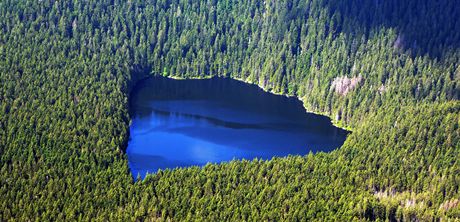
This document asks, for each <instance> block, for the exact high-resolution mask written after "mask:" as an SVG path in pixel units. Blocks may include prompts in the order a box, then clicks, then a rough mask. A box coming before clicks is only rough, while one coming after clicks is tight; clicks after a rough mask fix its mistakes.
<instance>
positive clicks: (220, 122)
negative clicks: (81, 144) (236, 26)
mask: <svg viewBox="0 0 460 222" xmlns="http://www.w3.org/2000/svg"><path fill="white" fill-rule="evenodd" d="M130 112H131V118H132V124H131V126H130V139H129V141H128V148H127V154H128V162H129V167H130V169H131V172H132V174H133V176H134V177H137V175H138V174H139V175H140V176H141V177H142V178H143V177H145V175H146V173H148V172H149V173H155V172H157V171H158V170H159V169H166V168H170V169H173V168H176V167H187V166H204V165H206V163H208V162H211V163H219V162H223V161H231V160H233V159H239V160H241V159H248V160H252V159H254V158H262V159H266V160H267V159H271V158H272V157H275V156H276V157H285V156H288V155H305V154H308V153H309V152H310V151H312V152H317V151H324V152H327V151H331V150H333V149H336V148H338V147H340V146H341V145H342V144H343V142H344V141H345V138H346V136H347V134H348V132H347V131H345V130H342V129H340V128H337V127H334V126H333V125H332V124H331V122H330V119H329V118H327V117H324V116H320V115H316V114H311V113H306V111H305V109H304V108H303V105H302V103H301V102H300V101H299V100H298V99H296V98H288V97H285V96H279V95H273V94H270V93H267V92H264V91H263V90H261V89H260V88H258V87H257V86H255V85H250V84H246V83H243V82H240V81H236V80H232V79H222V78H213V79H207V80H174V79H168V78H163V77H152V78H148V79H145V80H142V81H140V83H139V84H138V85H136V87H135V89H134V90H133V92H132V94H131V100H130Z"/></svg>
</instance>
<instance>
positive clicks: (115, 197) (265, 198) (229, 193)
mask: <svg viewBox="0 0 460 222" xmlns="http://www.w3.org/2000/svg"><path fill="white" fill-rule="evenodd" d="M459 18H460V4H458V2H457V1H455V0H437V1H433V0H404V1H401V0H282V1H275V0H264V1H260V0H247V1H233V0H200V1H192V0H158V1H152V0H148V1H143V0H127V1H120V0H98V1H95V0H69V1H57V0H38V1H37V0H33V1H32V0H2V1H0V86H1V87H0V101H1V105H0V221H9V220H13V221H42V220H45V221H48V220H51V221H74V220H84V221H88V220H96V221H143V220H147V221H156V220H158V221H163V220H164V221H195V220H198V221H200V220H204V221H227V220H230V221H306V220H324V221H334V220H338V221H352V220H358V221H361V220H364V221H365V220H380V221H385V220H388V221H411V220H421V221H432V220H435V221H437V220H440V219H441V220H443V221H444V220H459V219H460V129H459V125H460V102H459V99H460V19H459ZM149 75H163V76H169V77H180V78H205V77H210V76H220V77H228V78H234V79H238V80H242V81H245V82H248V83H254V84H257V85H259V86H260V87H262V88H263V89H265V90H267V91H270V92H273V93H277V94H285V95H291V96H297V97H298V98H299V99H300V100H302V101H303V103H304V106H305V108H306V109H307V110H308V111H310V112H315V113H321V114H324V115H327V116H329V117H330V118H331V119H332V121H333V122H334V123H335V124H337V125H338V126H341V127H345V128H347V129H350V130H351V131H352V133H351V134H350V135H349V136H348V138H347V140H346V141H345V144H344V145H343V146H342V147H341V148H339V149H337V150H335V151H332V152H329V153H323V152H319V153H315V154H313V153H310V154H309V155H307V156H289V157H286V158H273V159H271V160H258V159H255V160H242V161H237V160H234V161H231V162H227V163H222V164H208V165H206V166H205V167H203V168H200V167H189V168H180V169H175V170H164V171H160V172H159V173H157V174H152V175H149V176H147V178H145V179H144V180H141V179H133V177H132V175H131V174H130V171H129V168H128V164H127V157H126V154H125V149H126V146H127V140H128V138H129V132H128V131H129V124H130V121H131V120H130V115H129V112H128V99H129V95H130V92H131V89H132V88H133V87H134V85H135V84H136V82H137V81H139V80H140V79H142V78H145V77H146V76H149Z"/></svg>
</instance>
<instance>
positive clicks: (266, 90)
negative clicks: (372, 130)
mask: <svg viewBox="0 0 460 222" xmlns="http://www.w3.org/2000/svg"><path fill="white" fill-rule="evenodd" d="M152 76H155V75H152ZM160 76H163V75H160ZM163 77H166V78H169V79H175V80H188V79H194V80H200V79H202V80H204V79H211V78H229V79H233V80H237V81H240V82H244V83H246V84H251V85H255V86H257V87H259V89H262V90H263V91H264V92H268V93H271V94H273V95H278V96H285V97H288V98H296V99H297V100H299V101H300V102H302V105H303V108H304V109H305V112H306V113H311V114H316V115H320V116H325V117H327V118H329V120H330V122H331V123H332V125H333V126H335V127H337V128H340V129H343V130H346V131H349V132H353V128H352V127H350V126H346V125H344V124H343V123H341V122H340V121H334V120H333V119H332V117H331V116H329V115H327V114H325V113H323V112H318V111H312V110H308V109H307V107H306V104H305V101H304V100H302V98H300V97H298V96H290V95H286V94H282V93H277V92H273V91H271V90H268V89H264V88H263V87H262V86H260V85H259V84H256V83H253V82H250V81H247V80H244V79H241V78H236V77H219V76H205V77H191V78H184V77H180V76H170V75H168V76H163Z"/></svg>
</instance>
